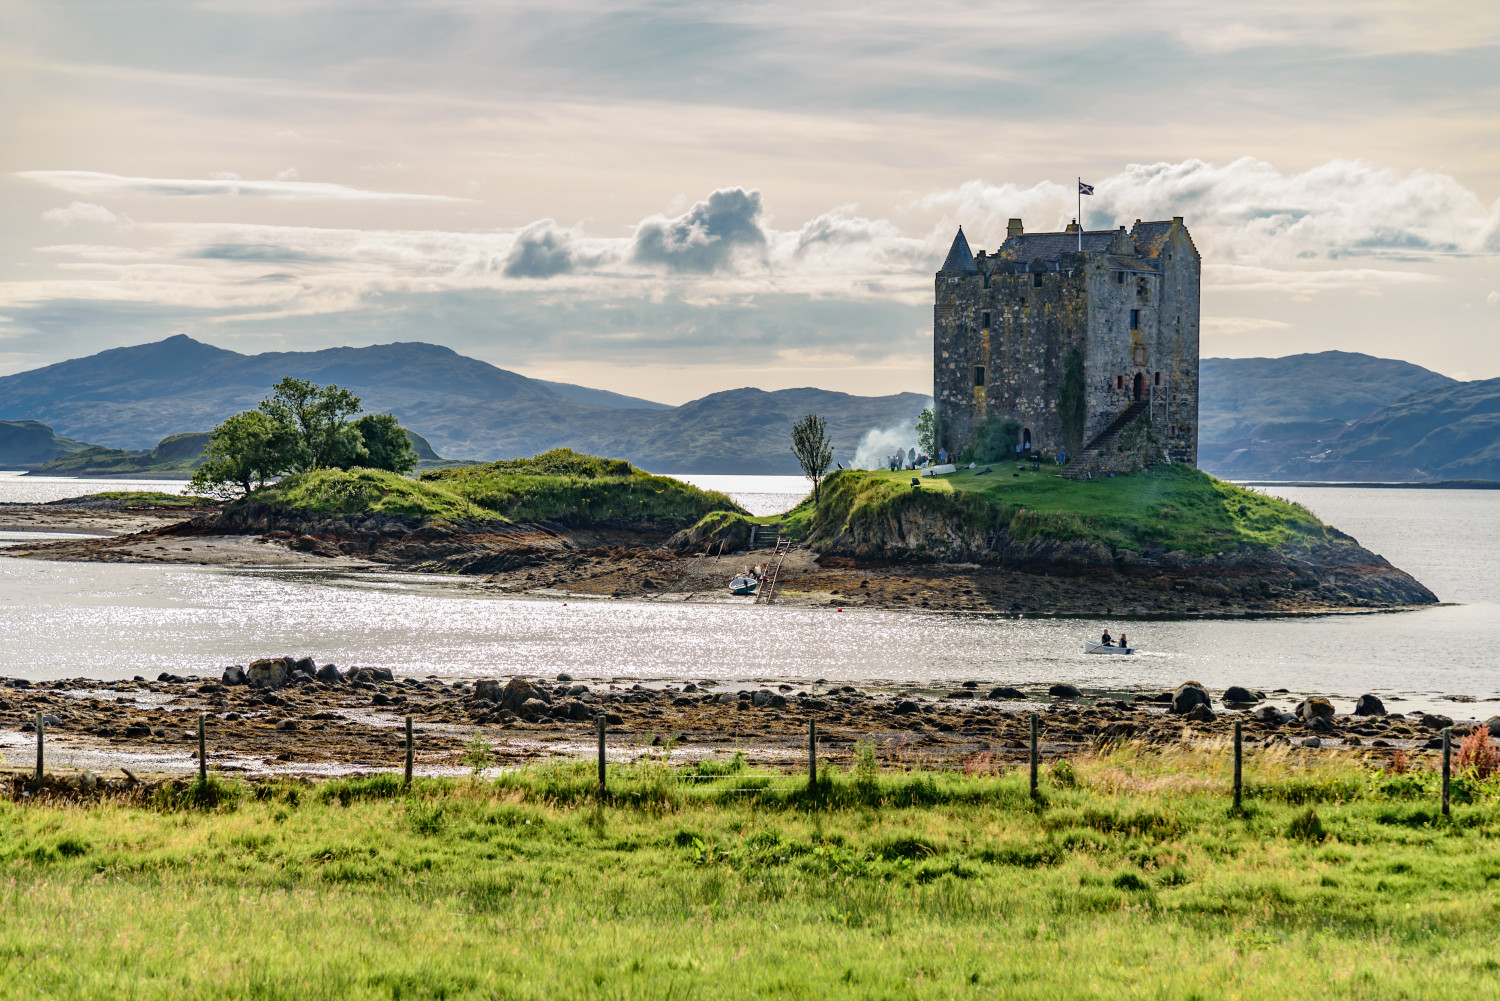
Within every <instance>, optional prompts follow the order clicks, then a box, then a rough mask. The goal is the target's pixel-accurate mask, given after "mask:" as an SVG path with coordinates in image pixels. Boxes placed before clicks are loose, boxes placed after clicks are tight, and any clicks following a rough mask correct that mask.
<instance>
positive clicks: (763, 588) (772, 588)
mask: <svg viewBox="0 0 1500 1001" xmlns="http://www.w3.org/2000/svg"><path fill="white" fill-rule="evenodd" d="M791 548H792V540H791V539H787V538H783V537H782V536H779V535H778V536H777V537H776V551H775V552H774V553H772V554H771V559H770V560H768V561H767V562H768V563H770V569H768V570H767V571H766V574H765V576H764V577H762V578H761V580H760V587H759V588H758V589H757V590H756V593H755V603H756V604H757V605H769V604H770V603H771V599H772V598H774V597H775V596H776V581H777V579H778V578H779V577H780V576H781V564H782V562H783V561H784V560H785V559H786V554H787V553H788V552H790V551H791Z"/></svg>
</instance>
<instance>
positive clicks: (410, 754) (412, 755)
mask: <svg viewBox="0 0 1500 1001" xmlns="http://www.w3.org/2000/svg"><path fill="white" fill-rule="evenodd" d="M416 756H417V744H416V738H415V737H414V736H413V735H412V731H411V717H410V716H408V717H406V784H407V785H411V766H412V764H413V763H414V761H415V759H416Z"/></svg>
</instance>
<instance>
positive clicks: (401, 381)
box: [0, 336, 1500, 480]
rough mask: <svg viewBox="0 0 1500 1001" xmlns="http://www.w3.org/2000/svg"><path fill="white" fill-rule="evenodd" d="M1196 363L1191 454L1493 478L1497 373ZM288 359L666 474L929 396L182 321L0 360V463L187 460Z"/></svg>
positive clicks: (129, 465) (336, 378) (540, 444)
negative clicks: (227, 340) (307, 339)
mask: <svg viewBox="0 0 1500 1001" xmlns="http://www.w3.org/2000/svg"><path fill="white" fill-rule="evenodd" d="M1201 374H1202V383H1201V391H1200V404H1199V410H1200V435H1199V465H1201V466H1202V467H1203V468H1204V469H1206V470H1208V471H1209V472H1212V473H1215V474H1217V475H1220V476H1225V477H1231V478H1235V479H1310V480H1377V479H1379V480H1428V479H1496V480H1500V379H1497V380H1489V381H1484V382H1457V381H1455V380H1453V379H1450V378H1448V377H1447V376H1444V375H1439V374H1438V373H1436V372H1431V371H1428V370H1427V369H1425V368H1422V367H1420V366H1418V365H1412V364H1409V363H1407V362H1401V361H1393V360H1390V359H1385V358H1375V357H1372V356H1370V355H1365V354H1357V353H1351V352H1344V351H1324V352H1321V353H1318V354H1301V355H1291V356H1288V357H1285V358H1205V359H1204V360H1203V362H1202V368H1201ZM286 375H294V376H298V377H300V378H304V379H312V380H314V381H316V382H320V383H329V382H333V383H338V384H339V385H341V386H346V387H348V388H350V389H352V390H353V391H354V392H356V393H357V394H359V396H360V397H361V398H362V399H363V401H364V404H365V406H366V407H367V408H368V409H369V410H371V411H381V412H384V411H390V412H392V413H394V414H395V415H396V416H397V417H398V418H400V420H401V422H402V424H403V425H404V426H405V427H407V428H409V429H411V430H412V431H413V432H415V433H416V434H418V435H422V436H425V438H426V439H427V440H428V441H429V442H431V447H432V448H433V449H435V450H436V453H437V454H441V455H443V456H447V457H449V458H459V459H481V460H488V459H496V458H511V457H514V456H520V455H532V454H535V453H536V452H539V451H543V450H545V449H549V448H556V447H561V446H567V447H571V448H575V449H578V450H581V451H585V452H591V453H594V454H598V455H607V456H611V457H615V458H623V459H629V460H630V461H631V462H633V463H635V464H636V465H638V466H640V467H642V468H644V469H649V470H653V471H657V472H682V473H783V474H786V473H792V474H794V473H797V472H798V471H799V470H798V467H797V463H796V460H795V459H793V457H792V455H791V452H790V450H789V448H788V432H789V430H790V428H791V425H792V422H793V421H795V420H797V419H798V418H799V417H801V416H803V415H804V414H808V413H817V414H821V415H823V416H824V417H825V418H827V420H828V424H829V430H830V433H831V435H832V437H833V440H834V446H835V456H836V458H838V459H839V460H841V461H843V462H845V463H846V464H847V463H848V462H849V460H850V459H851V458H852V457H853V455H854V452H855V449H856V447H857V446H858V444H859V441H860V439H861V438H862V437H863V436H864V435H865V434H866V433H867V432H869V431H872V430H879V429H888V428H896V429H902V430H903V431H904V429H910V428H911V427H912V426H913V424H914V423H915V419H916V415H917V412H918V411H919V410H920V409H921V408H922V407H923V406H924V405H925V404H926V402H927V398H926V397H924V396H923V395H921V394H919V393H899V394H896V395H894V396H881V397H862V396H850V395H848V394H845V393H834V392H829V391H826V390H820V389H785V390H778V391H775V392H765V391H762V390H759V389H735V390H729V391H726V392H721V393H713V394H711V395H709V396H705V397H703V398H702V399H698V400H694V401H692V402H690V403H685V404H683V405H682V406H679V407H673V406H669V405H667V404H663V403H656V402H653V401H651V400H646V399H641V398H639V397H633V396H625V395H622V394H619V393H611V392H607V391H605V390H599V389H590V388H587V387H584V386H575V385H571V384H568V383H558V382H546V381H543V380H539V379H530V378H527V377H526V376H523V375H519V374H517V373H515V372H509V371H506V370H505V369H501V368H496V367H495V366H493V365H490V364H488V363H486V362H482V361H478V360H476V359H473V358H467V357H465V356H463V355H460V354H458V353H456V352H454V351H452V350H450V349H449V348H445V347H440V346H437V345H433V344H422V343H398V344H382V345H375V346H372V347H365V348H331V349H328V350H325V351H295V352H269V353H266V354H259V355H243V354H239V353H237V352H234V351H227V350H224V349H222V348H216V347H213V346H211V345H208V344H203V343H200V342H198V341H195V340H192V339H191V338H188V337H182V336H178V337H170V338H168V339H166V340H164V341H158V342H156V343H153V344H141V345H136V346H134V347H127V348H116V349H114V350H111V351H104V352H101V353H100V354H97V355H92V356H90V357H87V358H77V359H73V360H71V361H66V362H61V363H59V364H56V365H49V366H47V367H45V368H39V369H34V370H32V371H30V372H22V373H19V374H16V375H11V376H5V377H3V378H0V468H22V469H24V468H33V467H34V466H36V465H38V464H40V463H41V462H43V461H46V459H52V458H55V457H56V456H59V455H65V454H69V453H77V452H79V450H81V449H85V448H88V447H89V445H88V444H87V443H94V444H98V445H104V446H110V447H111V448H113V449H126V450H135V454H134V455H133V456H132V455H127V454H126V453H124V452H119V451H113V452H110V451H100V452H97V453H90V454H88V455H82V454H80V455H78V456H76V458H73V459H70V460H69V461H68V462H67V463H61V464H58V465H57V468H58V471H61V470H62V468H63V466H66V467H68V468H74V467H77V468H80V469H81V468H85V467H87V468H90V469H94V468H101V469H102V468H106V466H107V465H108V464H115V466H116V467H117V468H119V469H121V470H122V471H124V470H126V469H140V470H141V471H142V472H145V471H154V470H156V467H157V465H159V460H161V459H164V458H165V457H166V456H167V455H168V453H170V454H171V456H172V457H173V458H174V460H176V461H178V462H179V464H180V461H182V460H184V459H185V457H184V456H182V455H180V454H178V453H180V452H181V451H182V449H183V448H184V447H186V446H185V442H186V441H187V439H176V440H173V441H171V442H165V441H163V440H162V439H166V438H168V437H169V436H173V435H178V434H182V433H184V432H203V431H206V430H207V429H209V428H211V427H212V426H213V425H214V424H216V423H218V422H219V421H221V420H223V419H224V418H225V417H227V416H229V415H230V414H232V413H235V412H237V411H239V410H244V409H247V408H249V407H253V406H254V405H255V404H256V403H257V402H259V401H260V400H261V399H262V398H263V397H264V396H266V395H267V394H268V393H269V392H270V389H271V386H272V385H273V384H274V383H275V382H276V381H277V380H279V379H280V378H282V377H283V376H286ZM910 437H911V440H912V441H913V443H914V441H915V433H914V432H912V433H911V434H910ZM424 444H425V443H424ZM153 448H155V449H156V450H157V453H160V455H157V454H156V453H147V452H146V451H145V450H148V449H153ZM436 461H437V460H436V456H435V455H434V456H433V457H432V458H430V459H429V460H428V462H429V463H431V462H436ZM424 465H426V463H424ZM162 471H164V470H162Z"/></svg>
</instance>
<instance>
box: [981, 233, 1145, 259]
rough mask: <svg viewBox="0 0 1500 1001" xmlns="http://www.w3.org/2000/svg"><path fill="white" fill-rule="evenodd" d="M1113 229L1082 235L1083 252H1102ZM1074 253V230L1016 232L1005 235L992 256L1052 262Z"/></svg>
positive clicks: (1076, 244)
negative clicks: (1067, 231)
mask: <svg viewBox="0 0 1500 1001" xmlns="http://www.w3.org/2000/svg"><path fill="white" fill-rule="evenodd" d="M1116 235H1117V234H1116V233H1115V231H1114V230H1110V229H1106V230H1100V231H1098V232H1085V233H1084V234H1083V249H1084V251H1085V252H1088V251H1094V252H1095V253H1100V254H1102V253H1106V252H1108V250H1109V245H1110V242H1111V241H1113V240H1114V239H1115V237H1116ZM1077 252H1078V234H1077V233H1016V234H1013V235H1011V236H1008V237H1006V238H1005V242H1004V243H1002V244H1001V245H1000V249H999V250H997V251H995V256H996V257H1003V258H1004V259H1006V260H1008V261H1034V260H1036V259H1037V258H1041V259H1042V260H1044V261H1055V260H1057V259H1058V258H1059V257H1061V256H1062V255H1063V254H1065V253H1077Z"/></svg>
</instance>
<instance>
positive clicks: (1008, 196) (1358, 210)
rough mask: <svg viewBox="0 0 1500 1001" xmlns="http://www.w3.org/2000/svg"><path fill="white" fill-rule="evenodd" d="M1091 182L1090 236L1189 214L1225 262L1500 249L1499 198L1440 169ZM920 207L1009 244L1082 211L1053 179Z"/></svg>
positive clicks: (1233, 171)
mask: <svg viewBox="0 0 1500 1001" xmlns="http://www.w3.org/2000/svg"><path fill="white" fill-rule="evenodd" d="M1085 180H1086V181H1092V182H1093V184H1094V191H1095V194H1094V195H1093V196H1091V197H1090V196H1085V197H1084V199H1083V211H1084V220H1085V225H1086V226H1087V227H1088V228H1090V229H1102V228H1111V229H1112V228H1114V227H1115V226H1119V225H1122V224H1123V225H1125V226H1129V225H1130V224H1131V223H1132V222H1133V221H1134V220H1136V219H1167V218H1171V217H1172V216H1179V215H1180V216H1184V217H1185V218H1186V221H1187V224H1188V228H1189V229H1190V230H1191V231H1192V234H1193V238H1194V241H1195V242H1196V243H1197V245H1198V248H1199V250H1200V252H1202V253H1203V255H1204V257H1205V259H1206V260H1209V261H1211V262H1213V263H1214V264H1223V263H1228V262H1245V263H1256V264H1261V265H1266V266H1269V265H1272V264H1281V265H1285V264H1288V263H1290V262H1293V261H1298V260H1307V259H1317V260H1331V259H1337V258H1347V257H1362V256H1368V257H1384V258H1399V259H1430V258H1433V257H1438V256H1446V255H1466V254H1472V255H1488V254H1496V253H1500V201H1496V202H1495V203H1494V204H1492V205H1488V206H1487V205H1485V204H1484V203H1483V202H1482V201H1480V199H1479V196H1478V195H1476V194H1475V193H1474V192H1472V191H1470V190H1469V189H1468V188H1465V187H1464V186H1463V185H1462V184H1460V183H1459V182H1458V181H1457V180H1455V179H1454V178H1453V177H1451V176H1449V175H1447V174H1442V173H1437V172H1434V171H1426V170H1417V171H1412V172H1411V173H1409V174H1402V173H1401V172H1399V171H1396V170H1391V169H1388V168H1382V167H1377V166H1375V165H1373V164H1368V163H1364V162H1361V161H1354V160H1331V161H1329V162H1328V163H1325V164H1322V165H1320V166H1317V167H1313V168H1311V169H1309V170H1305V171H1302V172H1301V173H1292V174H1286V173H1282V172H1281V171H1280V170H1278V169H1277V168H1276V167H1275V166H1273V165H1272V164H1269V163H1266V162H1264V161H1261V160H1256V159H1254V158H1251V157H1242V158H1241V159H1238V160H1234V161H1232V162H1230V163H1227V164H1225V165H1223V166H1215V165H1214V164H1211V163H1205V162H1204V161H1202V160H1184V161H1181V162H1180V163H1165V162H1161V163H1152V164H1131V165H1130V166H1128V167H1126V168H1125V170H1123V171H1121V172H1120V173H1118V174H1115V175H1113V176H1110V177H1104V178H1085ZM917 204H919V205H921V206H922V207H924V208H941V209H943V210H945V211H946V212H947V213H948V214H949V216H951V217H953V218H956V219H957V220H958V221H960V222H962V223H964V224H965V226H966V230H965V231H966V232H969V233H971V234H976V235H978V234H983V236H980V237H979V239H981V240H982V239H992V240H996V241H998V240H999V239H1003V235H1002V234H1004V232H1005V223H1006V220H1007V219H1010V218H1020V219H1022V220H1024V221H1026V223H1027V228H1028V229H1052V228H1056V227H1059V226H1061V225H1064V224H1066V223H1067V222H1068V221H1070V220H1071V219H1072V218H1073V217H1074V216H1075V215H1076V214H1077V209H1076V205H1077V202H1076V195H1075V194H1074V192H1073V190H1072V188H1071V187H1067V186H1064V185H1060V184H1054V183H1051V182H1042V183H1040V184H1036V185H1032V186H1031V187H1027V188H1023V187H1020V186H1017V185H1014V184H1003V185H990V184H986V183H984V182H981V181H969V182H967V183H966V184H963V185H961V186H960V187H958V188H954V189H951V190H948V191H941V192H935V193H932V194H929V195H927V196H925V197H924V198H922V199H920V200H919V201H918V203H917ZM1032 220H1035V222H1033V221H1032ZM1038 224H1039V225H1038ZM974 239H975V237H974V236H971V240H974ZM976 249H977V245H976Z"/></svg>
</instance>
